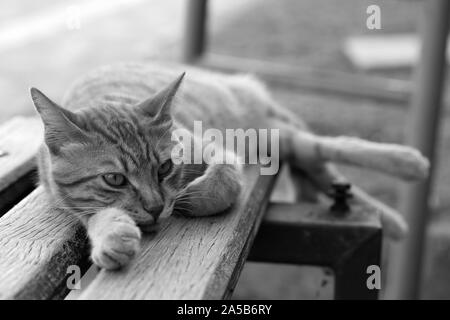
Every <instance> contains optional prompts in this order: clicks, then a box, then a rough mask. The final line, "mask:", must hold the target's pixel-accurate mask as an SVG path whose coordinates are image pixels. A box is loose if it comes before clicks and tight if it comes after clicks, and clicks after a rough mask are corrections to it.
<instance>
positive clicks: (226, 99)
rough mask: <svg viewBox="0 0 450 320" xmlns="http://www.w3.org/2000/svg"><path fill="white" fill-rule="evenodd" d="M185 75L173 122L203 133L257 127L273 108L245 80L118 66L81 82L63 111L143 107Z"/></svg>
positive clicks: (176, 67)
mask: <svg viewBox="0 0 450 320" xmlns="http://www.w3.org/2000/svg"><path fill="white" fill-rule="evenodd" d="M182 72H186V76H185V78H184V81H183V85H182V87H181V89H180V92H179V94H178V95H177V100H176V103H175V105H174V110H173V112H174V116H175V118H176V120H177V121H179V122H181V123H183V124H186V125H189V124H191V123H192V122H193V120H200V121H202V122H203V125H204V126H205V127H215V128H219V129H220V128H248V127H260V126H264V125H265V124H264V123H262V122H264V121H265V119H266V118H267V114H268V113H270V112H271V109H272V108H273V106H272V105H271V104H272V101H271V99H270V97H269V95H268V93H267V91H266V90H265V88H264V87H263V86H262V85H261V84H260V83H259V82H258V81H257V80H256V79H254V78H252V77H250V76H245V75H234V76H229V75H223V74H220V73H214V72H209V71H205V70H200V69H197V68H194V67H190V66H186V65H180V64H167V63H152V64H140V63H122V64H116V65H111V66H105V67H101V68H98V69H96V70H94V71H92V72H90V73H89V74H87V75H86V76H84V77H82V78H81V79H79V80H78V81H77V82H75V84H74V85H73V86H72V88H71V89H70V90H69V91H68V93H67V94H66V96H65V99H64V103H63V104H64V106H65V107H67V108H69V109H72V110H76V109H79V108H84V107H95V105H97V104H100V103H105V101H106V102H108V101H111V102H117V101H121V102H123V103H129V104H130V105H132V104H135V103H138V102H140V101H143V100H145V99H147V98H149V97H151V96H152V95H154V94H155V93H156V92H157V91H158V90H161V89H162V88H164V87H165V86H166V85H168V84H169V83H171V82H172V81H173V80H174V79H175V78H176V77H177V76H179V75H180V74H181V73H182Z"/></svg>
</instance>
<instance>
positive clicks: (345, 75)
mask: <svg viewBox="0 0 450 320" xmlns="http://www.w3.org/2000/svg"><path fill="white" fill-rule="evenodd" d="M195 63H196V64H198V65H200V66H202V67H206V68H211V69H216V70H220V71H225V72H240V73H254V74H256V75H258V76H260V77H261V78H263V79H264V80H266V81H267V82H269V83H272V84H274V85H280V86H283V87H286V88H295V89H303V90H312V91H318V92H321V93H331V94H341V95H345V96H349V97H358V98H370V99H374V100H380V101H389V102H395V103H401V104H406V103H407V102H408V101H409V97H410V93H411V83H410V82H409V81H405V80H398V79H390V78H381V77H376V76H367V75H358V74H352V73H349V72H343V71H329V70H324V69H318V68H311V67H306V66H296V65H286V64H279V63H274V62H270V61H259V60H255V59H245V58H238V57H232V56H223V55H217V54H210V53H207V54H204V55H203V56H202V57H201V58H200V59H198V60H197V61H195Z"/></svg>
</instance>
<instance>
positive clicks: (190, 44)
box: [183, 0, 207, 62]
mask: <svg viewBox="0 0 450 320" xmlns="http://www.w3.org/2000/svg"><path fill="white" fill-rule="evenodd" d="M206 15H207V0H189V1H188V7H187V16H186V30H185V35H184V52H183V59H184V61H185V62H194V61H195V60H196V59H198V58H199V57H200V56H201V55H202V54H203V51H204V50H205V38H206V19H207V16H206Z"/></svg>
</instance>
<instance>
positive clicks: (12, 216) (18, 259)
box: [0, 187, 87, 299]
mask: <svg viewBox="0 0 450 320" xmlns="http://www.w3.org/2000/svg"><path fill="white" fill-rule="evenodd" d="M0 235H1V236H0V257H1V259H0V299H50V298H55V297H57V296H60V295H61V294H62V293H61V292H64V291H66V292H67V289H66V288H65V277H66V270H67V267H68V266H69V265H72V264H76V265H80V266H83V265H84V263H85V254H86V253H87V241H86V240H87V238H86V235H85V233H84V229H83V228H82V227H81V226H80V225H79V224H78V222H77V221H76V220H74V218H73V216H71V215H69V214H67V213H66V212H63V211H61V210H58V209H54V208H51V206H50V205H49V199H48V198H47V196H46V194H45V192H44V190H43V189H42V188H41V187H39V188H37V189H36V190H35V191H33V192H32V193H31V194H30V195H29V196H27V197H26V198H25V199H24V200H23V201H21V202H20V203H19V204H18V205H17V206H15V207H14V208H13V209H12V210H11V211H9V212H7V213H6V214H5V215H4V216H3V217H1V218H0Z"/></svg>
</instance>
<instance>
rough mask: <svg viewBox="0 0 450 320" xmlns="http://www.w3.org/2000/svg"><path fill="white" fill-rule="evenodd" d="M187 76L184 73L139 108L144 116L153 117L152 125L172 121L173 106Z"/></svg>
mask: <svg viewBox="0 0 450 320" xmlns="http://www.w3.org/2000/svg"><path fill="white" fill-rule="evenodd" d="M185 74H186V73H185V72H183V73H182V74H181V75H180V76H178V78H176V79H175V80H174V81H173V82H172V83H170V84H169V85H168V86H167V87H165V88H164V89H162V90H160V91H159V92H157V93H156V94H155V95H154V96H153V97H151V98H150V99H147V100H145V101H144V102H142V103H140V104H139V105H138V106H137V108H138V109H139V110H141V111H143V112H144V114H146V115H149V116H151V117H153V121H152V123H154V124H163V123H170V122H171V121H172V116H171V105H172V102H173V99H174V97H175V95H176V93H177V91H178V89H179V87H180V85H181V82H182V81H183V78H184V75H185Z"/></svg>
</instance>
